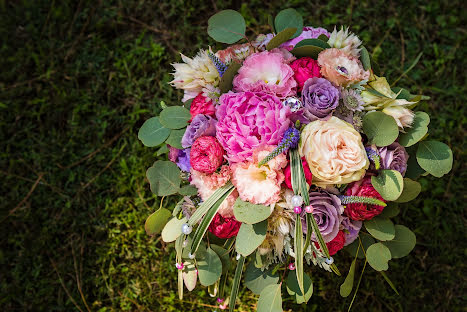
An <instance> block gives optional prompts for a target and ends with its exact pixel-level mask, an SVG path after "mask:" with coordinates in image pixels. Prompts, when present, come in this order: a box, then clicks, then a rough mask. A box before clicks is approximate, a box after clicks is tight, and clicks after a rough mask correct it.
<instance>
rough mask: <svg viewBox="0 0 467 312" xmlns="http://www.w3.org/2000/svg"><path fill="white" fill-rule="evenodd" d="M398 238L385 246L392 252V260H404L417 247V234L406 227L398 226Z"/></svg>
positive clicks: (385, 243)
mask: <svg viewBox="0 0 467 312" xmlns="http://www.w3.org/2000/svg"><path fill="white" fill-rule="evenodd" d="M395 230H396V236H395V237H394V239H392V240H390V241H387V242H384V243H383V244H384V245H386V247H388V248H389V250H390V251H391V255H392V258H394V259H396V258H402V257H405V256H407V255H408V254H409V253H410V252H411V251H412V249H413V248H414V247H415V243H416V237H415V234H414V233H413V232H412V231H411V230H409V228H407V227H406V226H403V225H396V226H395Z"/></svg>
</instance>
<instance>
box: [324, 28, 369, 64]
mask: <svg viewBox="0 0 467 312" xmlns="http://www.w3.org/2000/svg"><path fill="white" fill-rule="evenodd" d="M328 44H329V45H330V46H331V47H332V48H337V49H340V50H342V51H343V52H345V53H346V54H348V55H351V56H353V57H356V58H358V57H359V56H360V48H359V47H360V45H361V44H362V42H361V41H360V39H358V37H357V36H356V35H355V34H354V33H352V32H350V31H349V28H348V27H347V28H346V29H345V30H344V27H342V26H341V29H340V30H339V31H337V30H336V27H334V31H333V32H332V33H331V36H329V40H328Z"/></svg>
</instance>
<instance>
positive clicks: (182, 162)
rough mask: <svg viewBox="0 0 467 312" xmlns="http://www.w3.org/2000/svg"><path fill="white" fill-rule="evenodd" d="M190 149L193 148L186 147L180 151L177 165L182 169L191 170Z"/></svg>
mask: <svg viewBox="0 0 467 312" xmlns="http://www.w3.org/2000/svg"><path fill="white" fill-rule="evenodd" d="M190 150H191V148H186V149H183V150H180V151H179V153H178V159H177V162H176V164H177V166H178V168H180V170H182V171H186V172H190V169H191V165H190Z"/></svg>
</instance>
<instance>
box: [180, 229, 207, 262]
mask: <svg viewBox="0 0 467 312" xmlns="http://www.w3.org/2000/svg"><path fill="white" fill-rule="evenodd" d="M193 235H194V233H192V234H191V235H190V236H188V237H186V240H187V246H188V247H184V248H183V250H182V258H183V259H189V258H190V257H189V255H190V251H191V249H190V247H189V246H191V244H192V243H193ZM206 250H207V247H206V243H205V242H203V241H201V242H200V243H199V246H198V249H197V250H196V253H195V258H196V260H200V259H204V257H205V256H206Z"/></svg>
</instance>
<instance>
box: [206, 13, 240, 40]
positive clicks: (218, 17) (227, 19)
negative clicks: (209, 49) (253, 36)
mask: <svg viewBox="0 0 467 312" xmlns="http://www.w3.org/2000/svg"><path fill="white" fill-rule="evenodd" d="M245 31H246V25H245V19H244V18H243V16H242V15H241V14H240V13H238V12H237V11H234V10H223V11H220V12H218V13H216V14H214V15H213V16H211V17H210V18H209V20H208V35H209V36H210V37H211V38H213V39H214V40H216V41H219V42H223V43H227V44H232V43H235V42H237V41H238V40H240V39H242V38H244V37H245Z"/></svg>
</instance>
